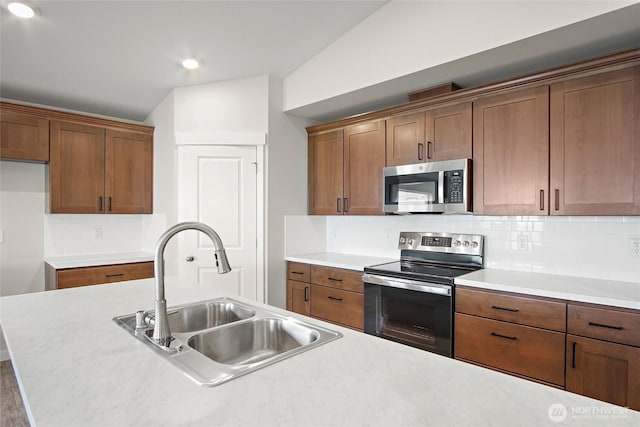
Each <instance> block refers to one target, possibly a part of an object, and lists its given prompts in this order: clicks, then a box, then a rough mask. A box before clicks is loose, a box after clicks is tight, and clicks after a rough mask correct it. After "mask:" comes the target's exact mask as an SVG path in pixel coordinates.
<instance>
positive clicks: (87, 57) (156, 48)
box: [0, 0, 386, 121]
mask: <svg viewBox="0 0 640 427" xmlns="http://www.w3.org/2000/svg"><path fill="white" fill-rule="evenodd" d="M6 3H7V1H6V0H3V1H2V6H3V7H2V9H1V12H0V13H1V17H0V18H1V21H0V31H1V32H0V96H1V97H2V98H4V99H11V100H17V101H22V102H29V103H36V104H42V105H49V106H55V107H59V108H65V109H70V110H76V111H82V112H87V113H93V114H99V115H105V116H112V117H117V118H121V119H128V120H134V121H142V120H144V119H145V118H146V117H147V116H148V115H149V113H151V111H152V110H153V109H154V108H155V107H156V106H157V105H158V104H159V103H160V101H162V99H163V98H164V97H166V96H167V95H168V94H169V92H170V91H171V89H173V88H176V87H182V86H188V85H194V84H201V83H210V82H216V81H223V80H230V79H238V78H242V77H249V76H256V75H264V74H268V75H271V76H274V77H276V78H284V77H285V76H287V75H288V74H290V73H291V72H292V71H294V70H295V69H296V68H298V67H299V66H300V65H302V64H303V63H305V62H306V61H307V60H309V59H310V58H311V57H313V56H314V55H315V54H317V53H318V52H320V51H321V50H322V49H324V48H325V47H327V46H328V45H330V44H331V43H332V42H334V41H335V40H336V39H338V38H339V37H340V36H341V35H342V34H344V33H345V32H347V31H348V30H349V29H351V28H352V27H354V26H355V25H356V24H358V23H359V22H360V21H362V20H364V19H365V18H366V17H367V16H369V15H370V14H372V13H373V12H374V11H376V10H377V9H379V8H380V7H381V6H383V5H384V4H385V3H386V1H370V0H367V1H357V0H356V1H213V0H211V1H203V0H201V1H118V0H109V1H86V0H85V1H80V0H76V1H55V0H47V1H44V0H32V1H31V4H33V5H35V6H36V7H37V9H38V12H39V13H38V14H37V16H36V17H35V18H33V19H31V20H21V19H19V18H17V17H15V16H13V15H11V14H10V13H9V12H8V11H7V10H6V8H5V7H4V6H5V4H6ZM187 56H195V57H196V58H198V59H199V60H200V62H201V64H202V66H201V68H200V69H198V70H196V71H190V72H189V71H186V70H184V69H183V68H182V67H181V65H180V62H181V61H182V59H184V58H185V57H187Z"/></svg>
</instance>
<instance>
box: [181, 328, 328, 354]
mask: <svg viewBox="0 0 640 427" xmlns="http://www.w3.org/2000/svg"><path fill="white" fill-rule="evenodd" d="M318 338H320V334H319V333H318V332H317V331H315V330H314V329H311V328H309V327H307V326H303V325H301V324H300V323H299V322H297V321H295V320H293V319H288V320H287V319H275V318H261V319H255V320H253V321H251V322H244V323H240V324H237V325H231V326H229V327H228V328H217V329H212V330H211V331H207V332H203V333H201V334H198V335H194V336H192V337H191V338H189V340H188V341H187V344H188V345H189V347H191V348H193V349H194V350H196V351H198V352H200V353H202V354H204V355H205V356H207V357H208V358H209V359H212V360H215V361H216V362H218V363H226V364H230V365H248V364H252V363H260V362H262V361H264V360H267V359H270V358H272V357H275V356H278V355H280V354H283V353H286V352H287V351H291V350H294V349H297V348H300V347H303V346H306V345H309V344H311V343H313V342H314V341H316V340H317V339H318Z"/></svg>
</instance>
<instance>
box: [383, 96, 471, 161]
mask: <svg viewBox="0 0 640 427" xmlns="http://www.w3.org/2000/svg"><path fill="white" fill-rule="evenodd" d="M471 135H472V108H471V102H463V103H460V104H455V105H450V106H443V107H439V108H433V109H430V110H427V111H421V112H418V113H413V114H406V115H401V116H393V117H391V118H389V119H387V138H386V146H387V149H386V150H387V152H386V154H387V163H386V165H387V166H398V165H406V164H413V163H422V162H431V161H438V160H452V159H461V158H471V156H472V154H473V153H472V141H471Z"/></svg>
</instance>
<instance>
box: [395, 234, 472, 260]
mask: <svg viewBox="0 0 640 427" xmlns="http://www.w3.org/2000/svg"><path fill="white" fill-rule="evenodd" d="M483 244H484V238H483V236H482V235H479V234H457V233H436V232H414V231H403V232H401V233H400V239H399V240H398V249H400V250H414V251H429V252H446V253H460V254H468V255H482V252H483V249H484V248H483V246H484V245H483Z"/></svg>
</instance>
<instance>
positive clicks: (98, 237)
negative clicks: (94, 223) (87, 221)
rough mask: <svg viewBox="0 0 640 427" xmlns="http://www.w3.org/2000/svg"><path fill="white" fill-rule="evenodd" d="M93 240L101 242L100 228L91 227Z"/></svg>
mask: <svg viewBox="0 0 640 427" xmlns="http://www.w3.org/2000/svg"><path fill="white" fill-rule="evenodd" d="M91 230H92V233H93V240H102V227H93V228H92V229H91Z"/></svg>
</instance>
